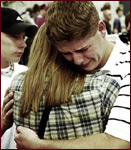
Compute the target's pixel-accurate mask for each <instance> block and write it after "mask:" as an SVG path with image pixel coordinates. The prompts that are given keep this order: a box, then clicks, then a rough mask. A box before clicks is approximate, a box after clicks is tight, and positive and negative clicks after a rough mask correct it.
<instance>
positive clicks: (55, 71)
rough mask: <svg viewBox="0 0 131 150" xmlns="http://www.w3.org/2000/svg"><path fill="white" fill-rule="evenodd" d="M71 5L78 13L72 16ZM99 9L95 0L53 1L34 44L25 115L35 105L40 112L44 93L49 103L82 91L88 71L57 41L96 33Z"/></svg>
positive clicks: (24, 88) (24, 100)
mask: <svg viewBox="0 0 131 150" xmlns="http://www.w3.org/2000/svg"><path fill="white" fill-rule="evenodd" d="M62 6H63V7H62ZM57 8H58V9H57ZM64 8H65V9H64ZM71 8H72V9H73V11H75V13H72V15H73V16H72V17H69V18H70V20H69V18H68V15H69V16H70V14H71V12H70V10H71ZM68 9H69V10H68ZM78 9H80V10H79V11H78ZM87 10H88V11H87ZM77 12H78V13H77ZM65 13H66V16H64V14H65ZM96 13H97V11H96V9H95V7H94V5H93V3H92V2H88V1H87V2H81V1H72V2H71V1H70V2H66V1H61V2H53V3H52V6H51V7H50V8H49V12H48V15H47V18H46V23H45V24H44V25H42V26H41V28H40V29H39V31H38V33H37V34H36V36H35V39H34V41H33V44H32V47H31V53H30V57H29V64H28V67H29V70H28V71H27V73H26V75H25V79H24V82H23V86H22V97H21V102H22V108H21V115H22V116H27V115H29V113H30V110H31V108H32V110H33V111H34V112H37V111H38V108H39V104H40V100H41V97H42V96H44V97H43V100H44V104H45V107H47V106H56V105H60V104H63V103H66V102H71V95H72V94H73V93H75V94H79V93H80V92H81V90H82V88H83V85H84V79H85V76H86V74H85V72H83V71H82V70H80V69H79V68H78V67H77V66H75V65H73V64H71V63H69V62H68V61H66V60H65V59H64V57H63V56H62V55H61V53H60V52H59V51H58V49H57V48H56V46H55V45H56V44H57V43H58V42H61V41H63V40H68V41H70V40H75V39H82V38H84V37H85V36H86V35H87V34H89V35H91V34H95V32H96V30H97V23H98V20H99V17H98V15H97V14H96ZM91 15H93V18H92V17H91ZM88 18H89V20H88ZM73 19H74V20H73ZM55 21H56V22H55ZM90 21H91V22H92V23H93V24H91V23H90ZM82 24H83V26H82ZM92 29H93V31H92V32H91V30H92ZM80 30H81V31H80Z"/></svg>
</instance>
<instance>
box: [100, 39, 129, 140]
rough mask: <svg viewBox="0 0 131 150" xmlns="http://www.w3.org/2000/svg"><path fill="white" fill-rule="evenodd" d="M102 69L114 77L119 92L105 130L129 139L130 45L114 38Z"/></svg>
mask: <svg viewBox="0 0 131 150" xmlns="http://www.w3.org/2000/svg"><path fill="white" fill-rule="evenodd" d="M102 70H109V72H108V73H107V74H108V75H109V76H111V77H113V78H116V80H117V81H118V83H119V84H120V92H119V95H118V97H117V99H116V102H115V103H114V106H113V108H112V110H111V114H110V116H109V120H108V122H107V126H106V130H105V132H106V133H108V134H110V135H112V136H115V137H118V138H120V139H123V140H126V141H130V45H126V44H124V43H122V42H121V41H120V39H119V38H117V40H116V44H115V47H114V49H113V52H112V54H111V56H110V58H109V60H108V61H107V63H106V65H105V66H104V67H103V68H102Z"/></svg>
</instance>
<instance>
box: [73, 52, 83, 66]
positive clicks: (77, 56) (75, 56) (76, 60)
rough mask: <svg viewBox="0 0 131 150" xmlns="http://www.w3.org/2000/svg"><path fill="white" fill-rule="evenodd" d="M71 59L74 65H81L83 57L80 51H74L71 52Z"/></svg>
mask: <svg viewBox="0 0 131 150" xmlns="http://www.w3.org/2000/svg"><path fill="white" fill-rule="evenodd" d="M73 61H74V64H75V65H81V64H82V63H83V61H84V57H83V55H82V54H80V53H74V54H73Z"/></svg>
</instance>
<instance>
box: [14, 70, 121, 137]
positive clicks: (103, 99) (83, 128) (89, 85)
mask: <svg viewBox="0 0 131 150" xmlns="http://www.w3.org/2000/svg"><path fill="white" fill-rule="evenodd" d="M24 76H25V73H21V74H19V75H18V76H16V77H15V78H14V80H13V82H12V84H11V89H12V91H14V99H15V103H14V122H15V124H16V126H19V125H21V126H25V127H29V128H31V129H33V130H35V131H36V132H38V128H39V124H40V120H41V117H42V113H43V110H44V109H45V108H44V100H45V99H44V96H43V98H42V99H41V101H40V105H39V110H38V112H37V113H34V112H33V111H32V110H31V112H30V116H29V118H21V117H20V116H19V111H20V103H19V99H20V96H21V90H22V82H23V80H24ZM118 91H119V84H118V83H117V82H116V81H115V80H114V79H112V78H110V77H108V76H106V75H103V74H102V73H101V72H96V73H95V74H94V75H87V76H86V80H85V84H84V88H83V90H82V92H81V93H80V94H79V95H75V94H74V95H72V102H70V103H65V104H62V105H59V106H55V107H52V110H51V112H50V114H49V119H48V121H47V126H46V129H45V135H44V138H45V139H59V140H62V139H75V138H79V137H82V136H88V135H91V134H96V133H101V132H103V131H104V129H105V125H106V122H107V120H108V117H109V114H110V110H111V109H112V106H113V103H114V102H115V99H116V97H117V95H118Z"/></svg>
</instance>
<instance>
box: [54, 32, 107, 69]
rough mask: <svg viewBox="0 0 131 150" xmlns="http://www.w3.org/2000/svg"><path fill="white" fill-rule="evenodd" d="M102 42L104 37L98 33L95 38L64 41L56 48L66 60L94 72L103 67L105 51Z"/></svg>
mask: <svg viewBox="0 0 131 150" xmlns="http://www.w3.org/2000/svg"><path fill="white" fill-rule="evenodd" d="M102 41H103V37H102V36H101V33H100V32H99V31H97V33H96V34H95V36H93V37H90V38H88V37H86V38H84V39H83V40H76V41H71V42H68V41H64V42H61V43H59V44H57V45H56V46H57V48H58V50H59V51H60V52H61V53H62V55H63V56H64V57H65V59H67V60H68V61H70V62H71V63H73V64H75V65H77V66H79V67H80V68H82V69H83V70H85V71H92V70H94V69H96V68H100V67H102V66H103V63H104V62H103V61H104V56H105V51H104V45H103V42H102Z"/></svg>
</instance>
